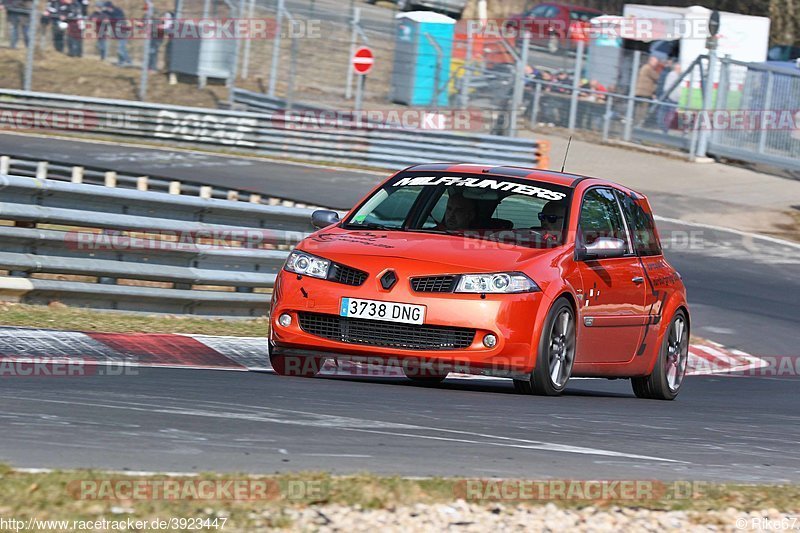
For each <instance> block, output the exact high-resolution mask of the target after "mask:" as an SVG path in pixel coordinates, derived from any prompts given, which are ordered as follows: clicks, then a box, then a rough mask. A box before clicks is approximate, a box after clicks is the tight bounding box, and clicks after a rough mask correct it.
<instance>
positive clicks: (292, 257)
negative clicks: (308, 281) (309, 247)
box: [283, 251, 331, 279]
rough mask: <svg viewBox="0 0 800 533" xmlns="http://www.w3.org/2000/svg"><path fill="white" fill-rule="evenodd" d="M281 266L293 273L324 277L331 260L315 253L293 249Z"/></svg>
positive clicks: (326, 274)
mask: <svg viewBox="0 0 800 533" xmlns="http://www.w3.org/2000/svg"><path fill="white" fill-rule="evenodd" d="M283 268H284V269H285V270H287V271H288V272H294V273H295V274H301V275H303V276H311V277H312V278H321V279H325V278H327V277H328V271H329V270H330V268H331V262H330V261H328V260H327V259H323V258H321V257H317V256H316V255H311V254H307V253H305V252H297V251H294V252H292V253H290V254H289V258H288V259H286V264H285V265H284V266H283Z"/></svg>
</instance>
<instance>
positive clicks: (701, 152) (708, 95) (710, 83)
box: [697, 48, 769, 157]
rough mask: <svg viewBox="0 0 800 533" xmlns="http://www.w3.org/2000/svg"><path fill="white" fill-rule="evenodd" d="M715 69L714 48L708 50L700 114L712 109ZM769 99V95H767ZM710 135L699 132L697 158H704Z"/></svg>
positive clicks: (709, 133)
mask: <svg viewBox="0 0 800 533" xmlns="http://www.w3.org/2000/svg"><path fill="white" fill-rule="evenodd" d="M716 67H717V51H716V50H715V49H714V48H710V49H709V50H708V72H707V73H706V74H707V75H706V85H705V91H704V92H703V107H702V109H701V111H700V112H701V113H709V112H711V111H713V110H714V109H713V108H714V71H715V70H716ZM767 97H769V95H767ZM707 122H708V121H707ZM710 135H711V128H703V129H702V130H700V139H699V140H698V143H697V157H706V151H707V150H708V139H709V137H710Z"/></svg>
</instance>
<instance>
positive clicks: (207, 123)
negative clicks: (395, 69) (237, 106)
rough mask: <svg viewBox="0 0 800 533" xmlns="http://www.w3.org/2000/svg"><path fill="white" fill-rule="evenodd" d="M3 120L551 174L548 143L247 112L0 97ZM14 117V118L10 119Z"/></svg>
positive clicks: (368, 163)
mask: <svg viewBox="0 0 800 533" xmlns="http://www.w3.org/2000/svg"><path fill="white" fill-rule="evenodd" d="M0 111H3V112H4V120H5V121H8V120H12V121H15V122H16V124H15V125H16V126H18V127H20V128H22V129H25V128H28V129H35V128H43V129H48V130H57V131H78V132H84V133H90V134H94V135H102V136H106V137H115V138H138V139H141V138H146V139H150V140H158V141H165V142H175V143H182V144H186V145H192V146H197V145H202V146H216V147H221V148H227V149H235V150H237V151H249V152H254V153H258V154H264V155H270V156H275V157H281V158H290V159H299V160H304V161H321V162H333V163H340V164H347V165H356V166H360V167H373V168H383V169H396V168H403V167H406V166H409V165H412V164H415V163H417V162H419V158H420V155H421V154H424V155H425V159H426V160H438V161H457V162H472V163H489V164H497V165H517V166H529V167H530V166H534V167H540V168H546V167H547V165H548V163H549V144H548V143H546V142H543V141H536V140H532V139H517V138H511V137H501V136H495V135H477V134H467V133H463V134H462V133H454V132H447V131H428V130H411V129H402V128H391V127H385V126H384V127H374V128H373V127H369V128H365V127H363V126H361V125H360V124H347V123H340V122H337V123H336V124H335V125H330V126H329V125H320V124H318V123H316V124H309V123H308V122H307V121H304V120H303V119H300V118H295V117H292V116H291V115H287V114H282V113H272V114H270V113H250V112H238V111H231V110H217V109H205V108H193V107H181V106H172V105H160V104H159V105H156V104H148V103H142V102H133V101H127V100H111V99H103V98H86V97H79V96H69V95H61V94H52V93H34V92H25V91H13V90H0ZM9 117H10V118H9Z"/></svg>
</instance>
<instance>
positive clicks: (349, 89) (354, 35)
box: [344, 7, 361, 100]
mask: <svg viewBox="0 0 800 533" xmlns="http://www.w3.org/2000/svg"><path fill="white" fill-rule="evenodd" d="M360 21H361V8H360V7H354V8H353V18H352V20H351V21H350V25H351V26H350V28H351V29H350V56H349V57H353V56H354V55H355V53H356V47H357V46H358V24H359V22H360ZM344 97H345V98H346V99H347V100H350V99H351V98H352V97H353V68H352V67H351V66H350V65H349V64H348V65H347V84H346V85H345V88H344Z"/></svg>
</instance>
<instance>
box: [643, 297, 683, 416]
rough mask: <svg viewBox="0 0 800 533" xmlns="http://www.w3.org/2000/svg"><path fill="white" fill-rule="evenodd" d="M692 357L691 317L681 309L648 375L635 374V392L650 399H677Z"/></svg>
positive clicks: (676, 314) (673, 318)
mask: <svg viewBox="0 0 800 533" xmlns="http://www.w3.org/2000/svg"><path fill="white" fill-rule="evenodd" d="M688 360H689V321H688V320H687V319H686V313H685V312H683V311H678V312H676V313H675V316H673V317H672V321H671V322H670V324H669V329H668V330H667V333H666V335H664V341H663V342H662V344H661V350H660V352H659V354H658V359H657V360H656V365H655V367H654V368H653V373H652V374H650V375H649V376H646V377H641V378H631V386H632V387H633V393H634V394H635V395H636V397H637V398H643V399H646V400H674V399H675V398H676V397H677V396H678V393H679V392H680V390H681V385H682V384H683V379H684V377H685V376H686V366H687V362H688Z"/></svg>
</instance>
